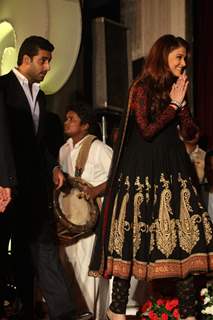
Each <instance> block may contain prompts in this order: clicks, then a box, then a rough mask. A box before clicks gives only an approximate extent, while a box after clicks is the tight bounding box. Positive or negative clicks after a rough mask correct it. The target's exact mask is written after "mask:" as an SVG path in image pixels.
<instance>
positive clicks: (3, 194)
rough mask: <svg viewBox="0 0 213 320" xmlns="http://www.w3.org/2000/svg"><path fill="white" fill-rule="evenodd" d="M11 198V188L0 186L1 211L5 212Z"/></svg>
mask: <svg viewBox="0 0 213 320" xmlns="http://www.w3.org/2000/svg"><path fill="white" fill-rule="evenodd" d="M10 200H11V189H10V188H4V187H1V186H0V213H3V212H4V211H5V209H6V207H7V205H8V204H9V202H10Z"/></svg>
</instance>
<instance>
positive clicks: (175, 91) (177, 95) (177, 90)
mask: <svg viewBox="0 0 213 320" xmlns="http://www.w3.org/2000/svg"><path fill="white" fill-rule="evenodd" d="M188 84H189V81H188V77H187V75H186V74H185V73H183V74H182V75H181V76H180V77H179V78H178V79H177V81H176V82H175V83H174V84H173V86H172V90H171V91H170V98H171V100H174V101H176V102H177V103H178V104H179V105H181V104H182V103H183V101H184V98H185V95H186V91H187V88H188Z"/></svg>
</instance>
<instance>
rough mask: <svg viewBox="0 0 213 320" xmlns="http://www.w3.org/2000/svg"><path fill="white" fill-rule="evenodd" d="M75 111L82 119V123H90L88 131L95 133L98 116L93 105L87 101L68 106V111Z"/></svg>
mask: <svg viewBox="0 0 213 320" xmlns="http://www.w3.org/2000/svg"><path fill="white" fill-rule="evenodd" d="M69 111H74V112H75V113H76V114H77V115H78V116H79V118H80V119H81V123H82V124H86V123H88V125H89V129H88V132H89V133H91V134H95V125H96V122H97V121H96V116H95V113H94V111H93V109H92V106H90V105H88V104H86V103H82V102H80V103H78V104H72V105H69V106H68V107H67V112H69Z"/></svg>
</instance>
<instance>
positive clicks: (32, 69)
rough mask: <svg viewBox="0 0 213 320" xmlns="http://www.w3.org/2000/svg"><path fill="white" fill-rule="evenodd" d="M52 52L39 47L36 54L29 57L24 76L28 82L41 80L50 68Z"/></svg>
mask: <svg viewBox="0 0 213 320" xmlns="http://www.w3.org/2000/svg"><path fill="white" fill-rule="evenodd" d="M51 59H52V54H51V52H49V51H46V50H43V49H39V51H38V54H37V55H36V56H33V57H32V58H29V60H28V64H27V69H26V76H27V78H28V80H29V82H31V83H33V82H41V81H42V80H43V79H44V77H45V75H46V74H47V72H48V71H49V70H50V61H51Z"/></svg>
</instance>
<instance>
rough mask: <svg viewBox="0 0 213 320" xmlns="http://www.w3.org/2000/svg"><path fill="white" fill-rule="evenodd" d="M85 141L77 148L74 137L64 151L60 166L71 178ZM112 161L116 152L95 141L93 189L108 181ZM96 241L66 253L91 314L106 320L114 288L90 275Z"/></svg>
mask: <svg viewBox="0 0 213 320" xmlns="http://www.w3.org/2000/svg"><path fill="white" fill-rule="evenodd" d="M83 140H84V139H82V140H81V141H80V142H79V143H77V144H76V145H75V146H73V142H72V139H71V138H70V139H68V141H67V143H65V144H64V145H63V146H62V147H61V149H60V152H59V161H60V166H61V168H62V170H63V171H64V172H67V173H69V175H71V176H73V175H74V171H75V164H76V159H77V156H78V153H79V151H80V148H81V145H82V142H83ZM111 159H112V149H111V148H110V147H109V146H107V145H106V144H104V143H103V142H101V141H100V140H95V141H94V142H93V143H92V145H91V147H90V150H89V154H88V159H87V162H86V164H85V168H84V172H83V174H82V178H83V179H85V180H86V181H87V182H89V183H91V184H92V185H93V186H97V185H99V184H101V183H103V182H105V181H106V180H107V177H108V172H109V168H110V164H111ZM94 240H95V235H91V236H89V237H87V238H85V239H81V240H79V241H78V242H77V243H76V244H74V245H71V246H68V247H66V253H67V256H68V259H69V262H70V263H71V264H72V266H73V269H74V273H75V277H76V279H77V281H78V284H79V287H80V289H81V293H82V294H83V296H84V299H85V300H86V303H87V306H88V309H89V311H91V312H92V313H93V314H94V319H96V320H103V319H104V318H105V312H106V309H107V307H108V305H109V299H110V289H109V281H108V280H106V279H103V278H93V277H89V276H88V266H89V263H90V259H91V254H92V249H93V244H94Z"/></svg>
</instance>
